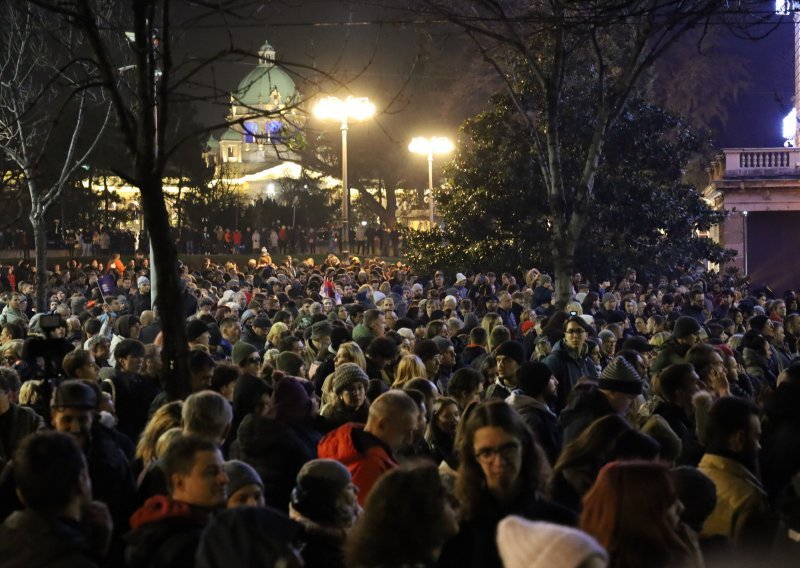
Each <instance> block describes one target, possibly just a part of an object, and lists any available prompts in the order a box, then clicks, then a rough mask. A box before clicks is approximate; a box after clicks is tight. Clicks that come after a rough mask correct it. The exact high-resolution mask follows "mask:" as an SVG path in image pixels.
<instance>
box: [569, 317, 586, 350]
mask: <svg viewBox="0 0 800 568" xmlns="http://www.w3.org/2000/svg"><path fill="white" fill-rule="evenodd" d="M564 342H565V343H566V344H567V347H569V348H570V349H572V350H574V351H580V349H581V348H582V347H583V344H584V343H585V342H586V330H585V329H584V328H583V326H581V325H580V324H579V323H576V322H573V321H571V322H569V323H568V324H567V327H566V329H565V330H564Z"/></svg>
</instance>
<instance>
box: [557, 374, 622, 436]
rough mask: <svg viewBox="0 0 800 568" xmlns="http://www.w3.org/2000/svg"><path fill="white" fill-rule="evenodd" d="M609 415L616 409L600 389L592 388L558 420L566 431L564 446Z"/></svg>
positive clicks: (578, 398) (564, 411)
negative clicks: (595, 422)
mask: <svg viewBox="0 0 800 568" xmlns="http://www.w3.org/2000/svg"><path fill="white" fill-rule="evenodd" d="M608 414H614V409H613V408H611V405H610V404H608V399H606V397H605V395H604V394H603V393H602V392H600V390H599V389H596V388H592V389H589V390H587V391H584V392H582V393H581V394H579V395H578V397H577V398H576V399H575V401H574V402H573V404H572V405H571V406H569V407H568V408H565V409H564V410H563V411H562V412H561V416H559V418H558V422H559V423H560V424H561V427H562V428H563V429H564V444H565V445H566V444H569V443H570V442H571V441H572V440H574V439H576V438H577V437H578V436H580V435H581V433H582V432H583V431H584V430H586V428H588V427H589V425H590V424H591V423H592V422H594V421H595V420H597V419H598V418H602V417H603V416H606V415H608Z"/></svg>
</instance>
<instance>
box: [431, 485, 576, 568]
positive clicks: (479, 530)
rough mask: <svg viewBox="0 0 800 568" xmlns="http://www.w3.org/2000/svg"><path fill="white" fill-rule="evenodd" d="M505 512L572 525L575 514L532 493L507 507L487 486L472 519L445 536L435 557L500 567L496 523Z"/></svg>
mask: <svg viewBox="0 0 800 568" xmlns="http://www.w3.org/2000/svg"><path fill="white" fill-rule="evenodd" d="M508 515H519V516H521V517H524V518H526V519H528V520H531V521H546V522H549V523H555V524H559V525H566V526H575V525H577V523H578V518H577V516H576V515H575V513H573V512H572V511H569V510H567V509H565V508H563V507H561V506H560V505H557V504H555V503H551V502H549V501H545V500H544V499H542V498H540V497H538V496H536V495H525V496H523V497H522V498H520V499H517V500H515V501H514V503H513V505H511V506H510V507H503V506H501V505H500V504H499V503H498V502H497V501H496V500H495V499H494V497H492V495H491V494H490V493H489V491H488V490H485V493H484V495H483V506H481V507H480V512H479V513H478V514H476V515H474V518H472V519H466V520H464V521H462V523H461V526H460V528H459V531H458V534H456V535H455V536H454V537H453V538H451V539H450V540H448V541H447V542H446V543H445V545H444V548H443V549H442V555H441V556H440V557H439V566H440V567H441V568H472V567H474V568H501V567H502V566H503V563H502V562H501V560H500V553H499V552H498V550H497V541H496V540H495V539H496V534H495V533H496V532H497V524H498V523H499V522H500V521H501V520H503V519H504V518H505V517H507V516H508Z"/></svg>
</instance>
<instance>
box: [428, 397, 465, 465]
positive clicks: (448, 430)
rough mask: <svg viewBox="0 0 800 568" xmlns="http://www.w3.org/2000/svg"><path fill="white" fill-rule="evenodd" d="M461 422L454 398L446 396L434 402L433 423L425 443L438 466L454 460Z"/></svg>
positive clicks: (430, 424)
mask: <svg viewBox="0 0 800 568" xmlns="http://www.w3.org/2000/svg"><path fill="white" fill-rule="evenodd" d="M459 420H460V412H459V410H458V403H457V402H456V400H455V399H454V398H449V397H446V396H445V397H440V398H437V399H436V400H435V401H434V403H433V414H432V416H431V421H430V422H429V423H428V428H427V430H426V432H425V441H426V442H427V443H428V447H429V448H430V449H431V452H432V453H433V459H434V461H435V462H436V463H437V464H440V463H442V462H443V461H450V460H451V459H452V455H453V452H454V451H455V439H456V429H457V428H458V422H459Z"/></svg>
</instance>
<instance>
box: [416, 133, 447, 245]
mask: <svg viewBox="0 0 800 568" xmlns="http://www.w3.org/2000/svg"><path fill="white" fill-rule="evenodd" d="M408 149H409V151H411V152H414V153H415V154H427V156H428V192H429V194H430V211H431V230H433V223H434V220H433V213H434V205H433V155H434V154H448V153H450V152H452V151H453V143H452V142H451V141H450V140H449V139H448V138H445V137H444V136H433V137H432V138H424V137H422V136H419V137H417V138H413V139H412V140H411V143H410V144H409V145H408Z"/></svg>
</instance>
